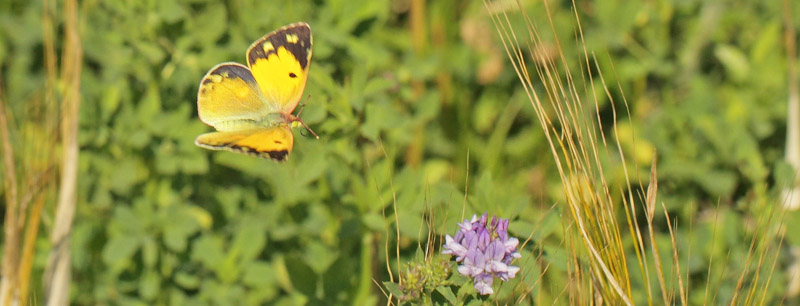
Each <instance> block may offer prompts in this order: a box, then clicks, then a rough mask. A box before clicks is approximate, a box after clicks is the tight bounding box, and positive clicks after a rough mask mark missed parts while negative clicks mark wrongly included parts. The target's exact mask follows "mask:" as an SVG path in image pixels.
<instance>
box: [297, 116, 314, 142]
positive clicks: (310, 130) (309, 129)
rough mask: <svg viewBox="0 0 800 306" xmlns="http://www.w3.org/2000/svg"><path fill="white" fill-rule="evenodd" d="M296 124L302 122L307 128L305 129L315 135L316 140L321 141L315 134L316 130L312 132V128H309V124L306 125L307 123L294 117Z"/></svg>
mask: <svg viewBox="0 0 800 306" xmlns="http://www.w3.org/2000/svg"><path fill="white" fill-rule="evenodd" d="M294 122H300V124H302V125H303V127H305V128H306V130H308V132H310V133H311V135H314V138H316V139H319V136H318V135H317V133H314V130H312V129H311V128H310V127H308V124H306V123H305V122H303V119H300V118H297V117H294Z"/></svg>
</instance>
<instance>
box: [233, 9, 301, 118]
mask: <svg viewBox="0 0 800 306" xmlns="http://www.w3.org/2000/svg"><path fill="white" fill-rule="evenodd" d="M311 44H312V37H311V28H310V27H309V26H308V24H306V23H304V22H299V23H293V24H290V25H288V26H285V27H283V28H280V29H277V30H275V31H273V32H272V33H269V34H267V35H265V36H264V37H262V38H261V39H259V40H257V41H256V42H254V43H253V44H252V45H251V46H250V48H248V49H247V63H248V65H249V66H250V70H251V71H252V74H253V77H254V78H255V81H256V83H258V86H259V88H261V91H262V93H263V95H264V97H265V98H266V101H267V105H268V107H269V108H270V110H271V111H275V112H282V113H291V112H292V111H293V110H294V108H295V107H296V106H297V103H298V102H299V101H300V98H301V95H302V94H303V89H304V88H305V86H306V80H307V79H308V67H309V64H310V62H311V54H312V52H311Z"/></svg>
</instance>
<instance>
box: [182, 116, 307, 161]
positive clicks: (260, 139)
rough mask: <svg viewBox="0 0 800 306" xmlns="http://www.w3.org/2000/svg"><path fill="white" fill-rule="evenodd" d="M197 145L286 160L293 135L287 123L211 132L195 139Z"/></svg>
mask: <svg viewBox="0 0 800 306" xmlns="http://www.w3.org/2000/svg"><path fill="white" fill-rule="evenodd" d="M194 143H195V144H196V145H197V146H200V147H203V148H206V149H211V150H227V151H232V152H237V153H244V154H249V155H254V156H258V157H263V158H270V159H272V160H275V161H280V162H283V161H286V160H287V159H289V153H291V152H292V145H293V144H294V137H293V136H292V131H291V130H290V129H289V127H288V126H287V125H283V124H282V125H278V126H274V127H271V128H262V129H252V130H244V131H233V132H213V133H206V134H203V135H200V136H198V137H197V139H195V141H194Z"/></svg>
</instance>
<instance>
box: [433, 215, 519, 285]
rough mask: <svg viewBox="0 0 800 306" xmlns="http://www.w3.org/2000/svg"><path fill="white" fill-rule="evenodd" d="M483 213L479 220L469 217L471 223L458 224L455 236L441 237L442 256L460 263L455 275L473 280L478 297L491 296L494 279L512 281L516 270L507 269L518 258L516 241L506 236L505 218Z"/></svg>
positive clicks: (506, 221) (510, 267) (517, 269)
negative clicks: (449, 256)
mask: <svg viewBox="0 0 800 306" xmlns="http://www.w3.org/2000/svg"><path fill="white" fill-rule="evenodd" d="M488 216H489V214H488V213H484V214H483V216H481V218H480V219H478V217H477V216H475V215H473V216H472V220H464V222H462V223H459V224H458V226H459V231H458V232H457V233H456V234H455V236H453V237H451V236H450V235H446V236H445V244H444V250H443V251H442V254H450V255H455V256H456V262H460V263H461V265H459V266H458V272H459V273H461V274H463V275H465V276H469V277H472V278H473V283H474V285H475V289H476V290H478V293H480V294H482V295H487V294H492V293H494V290H492V282H493V280H494V277H498V278H500V279H501V280H503V281H508V280H509V279H512V278H514V276H516V275H517V272H519V267H516V266H511V265H510V264H511V261H513V260H514V259H516V258H520V257H521V256H522V255H520V254H519V252H517V246H518V245H519V240H518V239H517V238H514V237H509V236H508V219H502V218H497V216H493V217H492V219H491V220H489V218H488Z"/></svg>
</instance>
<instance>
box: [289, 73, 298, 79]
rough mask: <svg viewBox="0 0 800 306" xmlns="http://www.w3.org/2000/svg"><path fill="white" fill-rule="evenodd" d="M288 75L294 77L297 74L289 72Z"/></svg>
mask: <svg viewBox="0 0 800 306" xmlns="http://www.w3.org/2000/svg"><path fill="white" fill-rule="evenodd" d="M289 77H290V78H296V77H297V75H296V74H294V72H289Z"/></svg>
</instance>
